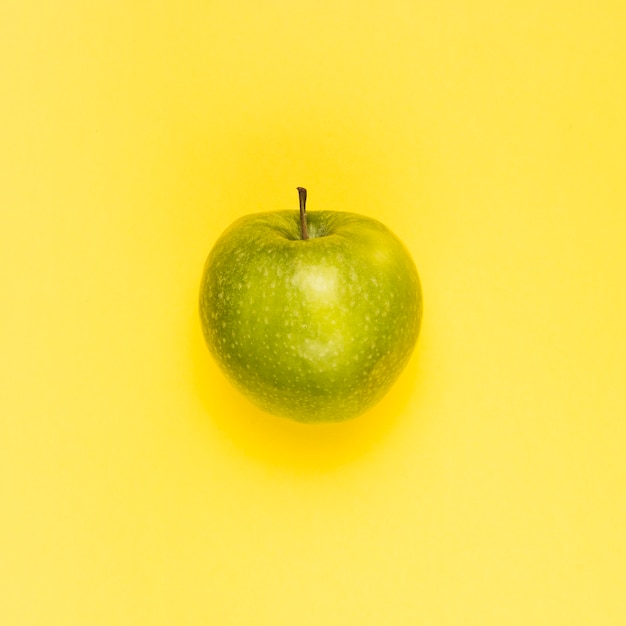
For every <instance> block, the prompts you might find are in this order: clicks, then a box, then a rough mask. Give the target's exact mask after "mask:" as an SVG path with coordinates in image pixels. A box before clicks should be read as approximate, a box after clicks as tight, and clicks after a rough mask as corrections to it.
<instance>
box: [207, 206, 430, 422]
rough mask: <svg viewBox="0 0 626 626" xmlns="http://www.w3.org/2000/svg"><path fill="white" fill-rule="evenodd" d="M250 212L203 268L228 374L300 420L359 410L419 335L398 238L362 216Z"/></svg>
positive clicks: (380, 390)
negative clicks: (304, 228) (303, 223)
mask: <svg viewBox="0 0 626 626" xmlns="http://www.w3.org/2000/svg"><path fill="white" fill-rule="evenodd" d="M307 218H308V229H309V239H306V240H304V239H302V235H301V230H300V217H299V215H298V212H297V211H276V212H268V213H256V214H252V215H247V216H245V217H242V218H240V219H238V220H237V221H236V222H234V223H233V224H232V225H231V226H230V227H229V228H228V229H227V230H226V231H225V232H224V233H223V234H222V235H221V237H220V238H219V239H218V241H217V242H216V244H215V246H214V247H213V249H212V251H211V253H210V254H209V257H208V259H207V261H206V263H205V266H204V272H203V276H202V282H201V288H200V315H201V322H202V329H203V333H204V337H205V340H206V343H207V345H208V347H209V349H210V351H211V353H212V354H213V356H214V357H215V359H216V361H217V363H218V364H219V366H220V368H221V369H222V370H223V372H224V373H225V375H226V376H227V378H228V379H229V380H230V381H231V382H232V383H233V384H234V385H235V386H236V387H237V388H239V389H240V390H241V391H242V392H243V393H244V394H245V395H246V396H248V398H250V399H251V400H252V402H254V403H255V404H256V405H258V406H259V407H261V408H262V409H264V410H265V411H268V412H269V413H273V414H275V415H280V416H284V417H288V418H291V419H294V420H296V421H299V422H307V423H315V422H333V421H341V420H345V419H348V418H352V417H355V416H357V415H359V414H361V413H363V412H364V411H366V410H367V409H369V408H370V407H372V406H373V405H374V404H375V403H376V402H378V401H379V400H380V399H381V398H382V396H383V395H384V394H385V393H386V392H387V391H388V390H389V388H390V387H391V386H392V384H393V383H394V381H395V380H396V379H397V377H398V375H399V374H400V372H401V371H402V369H403V368H404V366H405V365H406V363H407V361H408V360H409V357H410V356H411V353H412V351H413V349H414V346H415V343H416V341H417V338H418V334H419V329H420V323H421V317H422V290H421V286H420V280H419V277H418V274H417V270H416V268H415V264H414V262H413V260H412V258H411V256H410V254H409V252H408V251H407V249H406V248H405V246H404V245H403V244H402V242H401V241H400V240H399V239H398V238H397V237H396V236H395V235H394V234H393V233H392V232H391V231H390V230H389V229H388V228H387V227H386V226H384V225H383V224H381V223H380V222H378V221H376V220H374V219H371V218H368V217H364V216H362V215H357V214H355V213H347V212H336V211H311V212H309V213H307Z"/></svg>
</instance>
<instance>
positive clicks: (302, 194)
mask: <svg viewBox="0 0 626 626" xmlns="http://www.w3.org/2000/svg"><path fill="white" fill-rule="evenodd" d="M297 189H298V198H299V200H300V230H301V232H302V239H308V238H309V229H308V227H307V223H306V189H305V188H304V187H298V188H297Z"/></svg>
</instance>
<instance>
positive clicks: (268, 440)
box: [191, 319, 420, 472]
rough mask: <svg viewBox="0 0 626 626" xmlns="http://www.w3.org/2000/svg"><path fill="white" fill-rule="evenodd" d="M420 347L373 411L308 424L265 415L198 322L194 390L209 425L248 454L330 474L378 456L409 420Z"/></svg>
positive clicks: (194, 331)
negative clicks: (222, 365)
mask: <svg viewBox="0 0 626 626" xmlns="http://www.w3.org/2000/svg"><path fill="white" fill-rule="evenodd" d="M419 345H420V342H419V341H418V344H417V347H416V349H415V352H414V354H413V356H412V357H411V359H410V361H409V363H408V365H407V367H406V368H405V370H404V371H403V372H402V374H401V375H400V377H399V378H398V380H397V381H396V383H395V385H394V386H393V387H392V388H391V390H390V391H389V392H388V393H387V395H386V396H385V397H384V398H383V399H382V400H381V401H380V402H379V403H378V404H377V405H376V406H374V407H373V408H372V409H370V410H369V411H367V412H366V413H364V414H362V415H361V416H359V417H356V418H353V419H351V420H347V421H344V422H333V423H325V424H302V423H299V422H295V421H292V420H289V419H286V418H283V417H277V416H274V415H270V414H268V413H265V412H264V411H262V410H261V409H259V408H257V407H256V406H255V405H254V404H252V403H251V402H250V401H249V400H248V399H247V398H246V397H245V396H244V395H242V394H241V393H240V392H239V391H238V390H237V389H235V388H234V387H233V386H232V385H231V384H230V382H229V381H228V380H227V379H226V377H225V376H224V375H223V374H222V372H221V371H220V369H219V368H218V366H217V364H216V363H215V361H214V360H213V358H212V357H211V354H210V353H209V351H208V349H207V348H206V345H205V343H204V339H203V336H202V331H201V327H200V322H199V319H198V320H195V321H194V323H193V329H192V332H191V352H192V355H191V356H192V361H193V375H194V388H195V389H197V393H198V396H199V399H200V401H201V404H202V406H203V407H204V410H205V414H206V418H207V420H210V422H211V423H212V424H213V425H214V426H215V427H217V429H218V430H219V431H220V432H221V433H223V434H224V435H225V436H226V437H227V438H229V439H230V440H231V441H232V442H233V443H235V444H236V446H237V447H238V448H239V449H240V450H241V451H242V453H243V454H245V455H247V456H249V457H251V458H254V459H256V460H258V461H260V462H262V463H268V464H271V465H275V466H281V467H286V468H289V469H291V470H292V471H302V472H319V471H329V470H332V469H334V468H336V467H339V466H341V465H343V464H346V463H349V462H351V461H354V460H356V459H357V458H359V457H361V456H363V455H366V454H368V453H370V452H372V451H373V450H374V449H375V448H376V447H377V446H378V445H380V444H381V442H382V440H384V438H385V437H386V436H387V435H388V434H389V433H390V432H391V431H392V429H393V428H394V426H395V425H397V423H398V421H399V420H400V419H402V418H403V417H406V408H407V404H408V402H409V400H410V398H411V397H412V396H413V395H414V394H415V393H417V392H418V387H419V376H418V369H419V354H418V353H419ZM207 436H208V432H207Z"/></svg>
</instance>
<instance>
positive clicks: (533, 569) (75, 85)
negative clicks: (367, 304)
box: [0, 0, 626, 626]
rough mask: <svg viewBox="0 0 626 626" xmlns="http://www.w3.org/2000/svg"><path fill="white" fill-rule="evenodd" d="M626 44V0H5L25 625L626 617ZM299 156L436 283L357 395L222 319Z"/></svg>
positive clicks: (614, 621)
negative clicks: (216, 319)
mask: <svg viewBox="0 0 626 626" xmlns="http://www.w3.org/2000/svg"><path fill="white" fill-rule="evenodd" d="M625 68H626V9H625V5H624V3H623V1H622V0H596V1H594V2H592V1H591V0H583V2H576V3H571V2H565V1H560V2H559V1H554V0H548V1H547V2H546V1H545V0H544V1H542V2H535V1H531V2H529V1H528V0H513V1H512V2H505V3H502V2H497V1H496V0H479V1H478V2H465V1H459V0H454V1H453V0H449V1H444V2H435V1H434V0H431V1H428V2H419V3H415V2H411V1H409V0H386V1H385V2H382V1H379V0H375V1H374V2H369V3H357V2H345V1H341V0H340V1H339V2H314V1H313V0H299V1H297V2H296V1H287V0H268V1H267V2H252V1H251V0H246V1H243V0H235V1H229V2H227V1H226V0H219V1H215V2H213V1H210V0H207V1H205V2H187V1H183V2H175V1H174V0H162V1H158V2H150V3H149V2H129V1H128V0H112V1H106V2H105V1H104V0H96V1H95V2H78V1H77V0H65V1H64V2H50V0H4V1H3V3H2V6H1V7H0V89H1V93H0V145H1V149H0V297H1V300H0V305H1V306H0V341H1V344H0V345H1V346H2V360H1V362H0V481H1V482H0V507H1V508H0V624H2V626H27V625H28V626H31V625H37V626H39V625H45V626H56V625H63V626H100V625H102V626H117V625H123V626H125V625H129V626H144V625H145V626H160V625H163V626H182V625H189V626H199V625H201V624H210V625H214V624H215V625H219V626H227V625H243V626H247V625H254V626H264V625H268V626H270V625H271V626H280V625H288V626H292V625H297V626H308V625H311V626H313V625H315V626H318V625H324V626H334V625H341V626H344V625H345V626H349V625H352V624H359V625H360V626H364V625H376V626H380V625H391V626H400V625H411V626H413V625H428V626H444V625H445V626H447V625H454V626H459V625H463V626H473V625H476V626H509V625H511V626H513V625H516V626H517V625H520V626H530V625H532V626H543V625H545V626H561V625H563V626H578V625H581V626H582V625H589V626H618V625H621V624H625V623H626V593H625V589H626V332H625V319H626V287H625V282H624V275H625V271H626V252H625V250H626V245H625V244H626V115H625V110H626V74H625ZM297 185H304V186H307V187H308V189H309V208H310V209H311V210H313V209H347V210H355V211H359V212H362V213H365V214H368V215H372V216H375V217H377V218H379V219H381V220H383V221H384V222H386V223H387V224H388V225H389V226H390V227H391V228H392V229H393V230H395V231H396V232H397V233H399V234H400V235H401V236H402V238H403V239H404V241H405V242H406V244H407V245H408V247H409V248H410V249H411V250H412V252H413V254H414V257H415V259H416V262H417V264H418V267H419V269H420V273H421V277H422V280H423V286H424V294H425V317H424V325H423V332H422V336H421V338H420V347H419V353H418V354H417V355H416V358H415V359H414V360H413V361H412V362H411V365H410V367H409V368H408V370H407V371H406V372H405V374H404V375H403V377H402V378H401V380H400V381H399V383H398V384H397V385H396V387H395V388H394V389H393V390H392V392H391V393H390V394H389V396H388V397H387V398H386V399H385V400H384V401H383V403H382V404H381V405H380V406H379V407H378V408H376V409H375V410H373V411H372V412H371V413H370V414H368V415H367V416H365V417H363V418H362V419H360V420H358V421H355V422H351V423H347V424H343V425H339V426H336V425H334V426H331V427H306V426H299V425H296V424H291V423H288V422H285V421H281V420H279V419H275V418H271V417H267V416H265V415H263V414H261V413H259V412H258V411H257V410H255V409H254V408H252V407H251V406H250V405H249V404H248V403H247V402H246V401H245V400H244V399H242V398H241V397H240V396H239V395H238V394H237V393H236V392H235V391H233V390H232V389H231V388H230V387H229V386H228V385H227V384H226V383H225V380H224V379H223V378H222V376H221V375H220V374H219V373H218V371H217V369H216V367H215V365H214V364H213V362H212V361H211V358H210V356H209V354H208V353H207V351H206V349H205V347H204V345H203V342H202V337H201V333H200V327H199V320H198V314H197V288H198V284H199V279H200V273H201V269H202V265H203V262H204V259H205V257H206V255H207V254H208V252H209V249H210V248H211V246H212V244H213V242H214V241H215V239H216V237H217V236H218V235H219V233H220V232H221V231H222V230H223V229H224V228H225V227H226V226H228V225H229V224H230V223H231V222H232V221H233V220H234V219H235V218H236V217H238V216H240V215H242V214H244V213H248V212H252V211H256V210H265V209H274V208H276V209H285V208H294V209H295V207H296V202H297V194H296V191H295V187H296V186H297Z"/></svg>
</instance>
